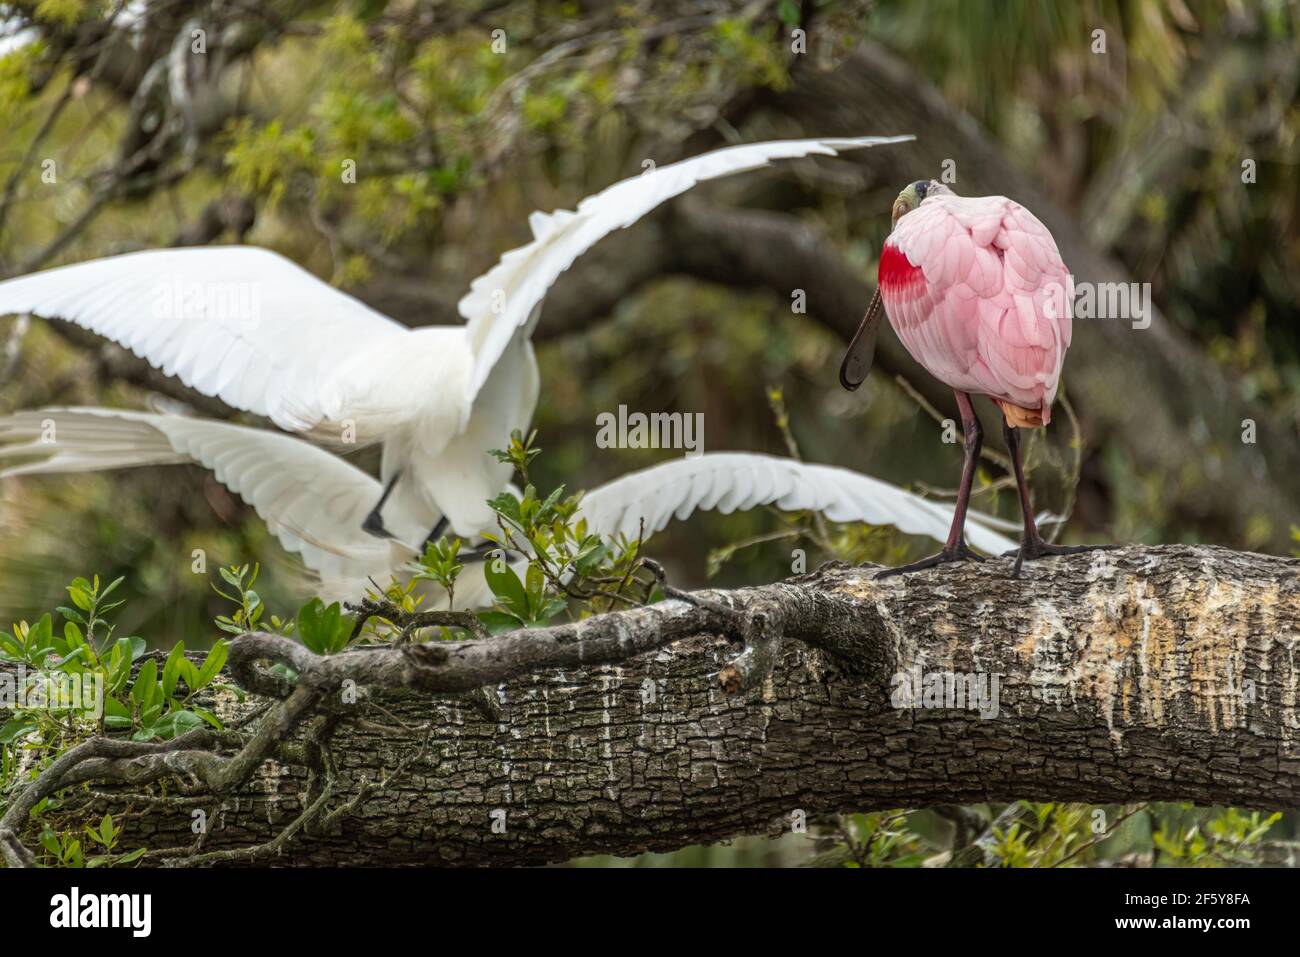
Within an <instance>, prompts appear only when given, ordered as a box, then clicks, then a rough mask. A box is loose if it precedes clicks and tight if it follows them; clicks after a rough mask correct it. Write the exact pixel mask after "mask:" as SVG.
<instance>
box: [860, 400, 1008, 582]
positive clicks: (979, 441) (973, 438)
mask: <svg viewBox="0 0 1300 957" xmlns="http://www.w3.org/2000/svg"><path fill="white" fill-rule="evenodd" d="M957 408H958V410H959V411H960V412H961V428H962V432H964V433H965V436H966V457H965V459H964V460H963V461H962V466H961V485H959V486H958V487H957V504H956V506H955V507H954V509H953V514H952V528H951V529H950V530H949V531H948V540H947V541H946V542H945V543H944V546H943V551H941V552H939V553H938V554H936V555H931V556H930V557H929V558H922V559H921V560H920V561H919V562H912V564H910V565H902V566H899V567H898V568H886V569H885V570H884V571H882V572H878V573H877V574H876V578H888V577H890V576H891V575H904V574H906V573H907V572H916V571H920V570H921V569H923V568H933V567H935V566H936V565H944V564H947V563H948V562H978V561H983V559H981V558H980V556H978V555H976V554H975V553H974V552H972V551H971V550H970V549H969V548H968V547H967V546H966V535H965V527H966V508H967V506H968V505H970V490H971V485H972V484H973V483H974V481H975V463H976V462H978V461H979V457H980V447H981V446H982V445H983V444H984V430H983V429H982V428H980V420H979V416H977V415H976V414H975V407H974V406H973V405H971V401H970V396H969V395H967V394H966V393H965V392H958V393H957Z"/></svg>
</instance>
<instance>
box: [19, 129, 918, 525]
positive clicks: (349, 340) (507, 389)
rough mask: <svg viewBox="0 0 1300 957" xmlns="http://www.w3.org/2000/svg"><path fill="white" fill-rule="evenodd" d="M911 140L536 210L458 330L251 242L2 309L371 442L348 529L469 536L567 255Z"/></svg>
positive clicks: (733, 159)
mask: <svg viewBox="0 0 1300 957" xmlns="http://www.w3.org/2000/svg"><path fill="white" fill-rule="evenodd" d="M912 138H913V137H911V136H887V137H876V136H867V137H859V138H856V139H808V140H780V141H773V142H766V143H751V144H747V145H742V146H732V147H727V148H725V149H719V150H715V151H713V152H710V153H704V154H702V155H700V156H696V157H693V158H691V159H686V160H682V161H681V162H679V163H673V164H671V165H667V166H662V167H659V168H657V169H652V170H648V171H646V172H644V173H642V174H641V175H639V176H633V177H630V178H628V179H625V180H623V181H621V182H618V183H615V184H614V185H613V186H610V187H609V188H607V189H605V190H604V191H602V192H600V193H597V194H596V195H594V196H590V197H588V198H587V199H585V200H583V201H582V202H581V203H579V204H578V207H577V209H576V210H575V211H573V212H569V211H567V210H557V211H555V212H553V213H541V212H537V213H533V214H532V215H531V216H530V217H529V219H528V223H529V226H530V227H531V228H532V233H533V240H532V242H529V243H527V244H526V245H523V246H520V247H518V248H517V249H513V250H511V251H509V252H507V253H505V254H504V255H503V256H502V257H501V259H500V261H499V262H498V263H497V264H496V265H495V266H494V267H493V268H492V269H491V270H489V271H488V272H487V273H485V274H484V275H482V276H480V277H479V278H478V279H475V280H474V281H473V283H471V284H470V290H469V292H468V294H466V295H465V297H464V298H462V299H461V300H460V303H459V309H460V314H461V315H462V316H463V317H464V318H465V319H466V325H464V326H443V327H426V328H420V329H408V328H407V327H405V326H403V325H401V324H400V323H398V322H395V321H394V320H392V319H390V318H388V317H387V316H384V315H382V314H380V313H378V312H376V311H375V310H373V309H371V308H370V307H368V306H366V305H364V304H362V303H361V302H358V301H357V300H356V299H353V298H352V297H351V296H348V295H346V294H345V293H342V292H340V291H339V290H337V289H334V288H332V287H330V286H328V285H326V284H325V283H323V282H321V281H320V280H319V279H317V278H315V277H314V276H312V275H311V274H310V273H308V272H306V271H305V270H303V269H301V268H300V267H298V266H297V265H295V264H294V263H292V262H290V261H289V260H287V259H285V258H283V257H282V256H279V255H277V254H276V253H273V252H271V251H270V250H266V249H259V248H256V247H251V246H231V247H208V248H194V249H166V250H149V251H145V252H137V253H128V254H126V255H122V256H114V257H110V258H107V259H97V260H93V261H91V262H85V263H79V264H76V265H72V266H64V267H61V268H57V269H50V270H47V271H45V272H39V273H35V274H33V275H30V276H24V277H20V278H18V279H11V280H9V281H7V282H2V283H0V315H5V314H8V313H31V314H34V315H38V316H45V317H58V318H62V319H65V320H67V321H69V322H73V323H76V324H77V325H79V326H82V327H84V328H86V329H89V330H90V331H92V332H95V333H98V334H100V335H102V336H106V337H108V338H110V339H113V340H114V341H116V342H118V343H120V344H121V345H123V346H125V347H126V348H128V349H130V350H131V351H132V352H134V353H135V354H136V355H138V356H140V357H141V358H144V359H146V360H148V361H149V362H150V363H151V364H152V365H153V366H155V367H156V368H160V369H162V371H163V372H165V373H167V374H168V375H174V376H176V377H178V378H179V379H180V380H181V381H182V382H184V383H185V384H186V385H188V386H190V387H191V388H194V389H197V390H198V391H199V392H202V393H204V394H205V395H210V396H216V397H218V398H220V399H221V400H222V401H224V402H225V403H226V404H227V405H230V406H232V407H234V408H236V409H241V410H244V411H247V412H252V413H255V414H257V415H264V416H267V417H269V418H270V419H271V421H272V422H274V423H275V424H276V425H277V426H279V427H280V428H282V429H285V430H287V431H289V432H296V433H301V434H304V435H306V436H307V437H309V438H311V439H313V440H315V441H322V442H335V443H337V442H339V441H340V440H342V441H344V442H350V441H355V443H356V444H357V445H363V444H370V443H375V442H378V443H381V444H382V446H383V457H382V464H381V468H380V471H381V479H382V486H381V489H380V491H379V493H377V494H376V496H375V499H376V501H375V502H373V503H372V506H371V508H370V509H368V510H366V511H365V512H364V513H362V515H361V516H360V517H359V518H358V522H359V523H360V524H361V526H362V527H363V528H364V529H365V531H367V532H368V533H370V534H372V535H376V536H380V537H391V536H392V535H393V532H391V531H389V529H390V528H392V527H394V526H395V525H397V524H399V523H400V516H404V515H409V514H412V513H415V512H417V511H424V512H436V513H437V514H439V515H440V516H442V517H441V518H440V520H439V523H438V525H437V526H435V527H434V528H433V530H432V531H430V532H429V536H428V537H430V538H433V537H436V536H437V535H439V534H440V533H441V532H442V530H443V529H444V528H445V527H446V526H447V525H448V524H450V526H451V528H452V529H453V530H454V531H455V532H456V533H458V534H459V535H461V536H462V537H469V536H471V535H473V534H475V533H477V532H478V531H479V530H480V529H482V528H484V527H485V526H486V525H487V524H489V523H490V522H491V514H490V512H489V511H488V509H487V505H486V504H485V503H486V502H487V500H488V499H490V498H492V497H493V496H494V495H496V494H497V493H499V492H500V491H501V490H502V489H503V488H504V487H505V485H506V482H507V481H508V479H509V477H510V467H509V465H506V464H503V463H501V462H498V461H497V460H496V459H495V458H493V457H492V456H490V455H488V454H487V450H488V449H493V448H504V447H505V446H506V445H507V444H509V439H510V433H511V432H512V431H513V430H515V429H519V430H521V431H523V430H526V429H527V427H528V423H529V422H530V421H531V419H532V416H533V410H534V408H535V407H536V405H537V394H538V381H537V363H536V360H535V358H534V356H533V347H532V344H531V342H530V336H531V334H532V330H533V328H534V326H535V325H536V322H537V318H538V315H539V311H540V306H541V302H542V299H543V298H544V297H545V295H546V292H547V290H548V289H549V288H550V286H551V284H552V283H554V282H555V280H556V279H557V278H558V277H559V276H560V274H561V273H563V272H564V271H565V270H566V269H568V268H569V267H570V266H571V265H572V264H573V262H574V260H575V259H577V258H578V257H579V256H580V255H582V253H584V252H585V251H586V250H587V249H589V248H590V247H591V246H593V245H594V244H595V243H597V242H598V241H599V240H600V239H601V238H603V237H604V236H606V235H608V234H609V233H611V232H613V231H614V230H617V229H623V228H625V227H627V226H630V225H632V224H633V223H634V222H636V221H637V220H638V219H640V218H641V217H642V216H644V215H645V214H646V213H648V212H650V211H651V210H652V209H654V208H655V207H656V206H658V205H659V204H660V203H662V202H664V201H666V200H668V199H671V198H672V197H674V196H678V195H680V194H681V193H684V192H686V190H688V189H690V188H691V187H692V186H694V185H695V184H697V183H700V182H703V181H705V180H710V179H716V178H718V177H722V176H728V175H731V174H733V173H741V172H745V171H747V170H753V169H758V168H759V167H762V166H765V165H767V164H768V163H770V162H772V161H773V160H778V159H793V158H797V157H803V156H812V155H826V156H833V155H835V154H837V153H838V152H840V151H842V150H853V149H859V148H862V147H867V146H876V145H880V144H884V143H898V142H902V141H905V140H910V139H912ZM207 292H212V293H214V294H216V293H219V294H220V298H221V302H219V303H218V302H216V296H215V295H214V297H213V302H211V303H209V302H207V301H206V300H205V298H204V294H205V293H207ZM232 303H233V304H234V307H232ZM160 304H161V307H160ZM254 304H255V305H256V308H251V307H252V306H253V305H254ZM379 547H381V548H382V546H379Z"/></svg>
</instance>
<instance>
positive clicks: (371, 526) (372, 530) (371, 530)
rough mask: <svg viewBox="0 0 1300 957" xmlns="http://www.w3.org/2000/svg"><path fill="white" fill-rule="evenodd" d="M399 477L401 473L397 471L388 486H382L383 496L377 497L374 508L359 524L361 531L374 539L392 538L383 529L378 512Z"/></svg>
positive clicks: (390, 534) (391, 535)
mask: <svg viewBox="0 0 1300 957" xmlns="http://www.w3.org/2000/svg"><path fill="white" fill-rule="evenodd" d="M401 477H402V473H401V472H400V471H399V472H398V473H397V474H396V475H394V476H393V477H392V478H390V479H389V480H388V484H387V485H385V486H384V492H383V494H382V495H380V496H379V501H378V502H376V503H375V507H374V508H372V509H371V510H370V514H369V515H367V516H366V520H365V521H364V522H362V523H361V530H362V531H363V532H365V533H366V534H368V535H373V536H375V538H392V537H393V533H392V532H390V531H389V530H388V529H386V528H384V517H383V516H382V515H380V514H379V512H380V510H381V509H382V508H383V507H384V503H385V502H387V501H388V496H390V495H392V494H393V486H394V485H396V484H397V480H398V479H399V478H401Z"/></svg>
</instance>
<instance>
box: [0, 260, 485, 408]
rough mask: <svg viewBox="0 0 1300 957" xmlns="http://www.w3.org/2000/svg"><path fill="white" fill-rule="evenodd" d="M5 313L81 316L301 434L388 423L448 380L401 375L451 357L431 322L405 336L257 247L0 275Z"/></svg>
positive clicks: (199, 386) (153, 360)
mask: <svg viewBox="0 0 1300 957" xmlns="http://www.w3.org/2000/svg"><path fill="white" fill-rule="evenodd" d="M9 313H19V314H22V313H30V314H32V315H36V316H41V317H44V318H58V319H64V320H67V321H68V322H72V323H76V324H77V325H79V326H81V327H82V328H85V329H88V330H90V331H91V332H95V333H98V334H99V335H101V336H105V337H106V338H108V339H112V340H113V341H115V342H118V343H120V344H121V345H123V346H125V347H126V348H128V349H130V350H131V351H132V352H134V353H135V354H136V355H137V356H140V357H141V358H142V359H145V360H147V361H148V362H149V363H150V364H151V365H153V366H154V367H155V368H158V369H161V370H162V371H163V372H165V373H166V374H167V375H174V376H176V377H177V378H179V379H180V380H181V381H182V382H184V383H185V384H186V385H188V386H190V387H191V388H193V389H196V390H198V391H199V392H202V393H204V394H205V395H211V396H216V397H218V398H220V399H221V400H222V401H223V402H225V403H227V404H228V405H230V406H233V407H234V408H237V409H243V410H245V411H248V412H254V413H256V414H258V415H265V416H268V417H269V418H270V419H271V420H272V421H274V422H275V423H276V425H279V426H280V427H281V428H285V429H288V430H290V431H296V432H300V431H305V430H307V429H310V428H312V427H314V426H316V425H318V424H319V423H320V422H322V421H326V420H329V421H342V420H343V419H345V418H353V419H354V420H355V419H365V420H366V422H367V425H368V426H370V427H375V428H380V427H382V425H383V424H384V423H383V422H382V421H377V420H379V419H381V417H382V416H383V415H385V414H387V415H389V416H392V417H397V418H401V416H402V415H403V413H404V409H403V407H404V406H405V407H406V408H407V409H409V408H410V405H411V402H410V399H411V396H408V395H406V394H404V393H403V391H402V390H403V389H410V388H411V387H418V388H419V389H420V390H423V391H424V392H425V393H426V394H427V391H428V388H429V384H430V382H437V381H439V379H436V378H430V377H423V378H422V379H421V381H418V382H411V381H410V380H409V378H408V377H407V375H405V374H404V373H409V372H416V373H418V372H420V371H422V370H421V369H420V368H419V364H420V362H421V361H423V362H424V363H425V364H426V365H427V364H430V363H434V364H436V363H438V362H440V361H442V360H444V359H445V357H446V353H447V352H448V345H447V343H445V342H443V341H438V340H436V339H435V337H431V336H430V335H428V333H429V332H432V331H434V330H420V331H419V332H413V331H411V330H408V329H407V328H406V327H405V326H403V325H401V324H400V323H397V322H394V321H393V320H392V319H389V318H388V317H387V316H384V315H382V314H381V313H378V312H376V311H375V310H373V309H371V308H370V307H369V306H366V305H365V304H363V303H361V302H359V301H358V300H356V299H354V298H352V297H351V296H349V295H347V294H346V293H343V292H340V291H339V290H337V289H335V288H333V287H332V286H330V285H328V284H326V283H324V282H322V281H321V280H319V279H317V278H316V277H315V276H313V275H312V274H311V273H309V272H307V271H306V270H305V269H303V268H301V267H300V266H298V265H296V264H295V263H293V262H290V261H289V260H288V259H285V258H284V257H283V256H280V255H278V254H277V253H273V252H271V251H270V250H268V249H259V248H257V247H254V246H212V247H200V248H192V249H154V250H148V251H145V252H137V253H127V254H125V255H122V256H110V257H108V258H106V259H95V260H91V261H90V262H84V263H77V264H75V265H71V266H61V267H59V268H57V269H48V270H45V271H43V272H38V273H33V274H31V275H29V276H21V277H19V278H17V279H10V280H8V281H6V282H0V315H6V314H9ZM445 332H447V333H451V334H453V335H454V336H455V337H456V338H457V339H458V340H459V339H460V338H461V333H460V331H459V330H453V329H447V330H445ZM462 350H463V347H462ZM461 378H462V379H463V375H462V377H461ZM358 396H361V397H363V401H362V402H361V403H360V406H361V407H360V408H354V407H353V406H356V405H358V401H357V397H358Z"/></svg>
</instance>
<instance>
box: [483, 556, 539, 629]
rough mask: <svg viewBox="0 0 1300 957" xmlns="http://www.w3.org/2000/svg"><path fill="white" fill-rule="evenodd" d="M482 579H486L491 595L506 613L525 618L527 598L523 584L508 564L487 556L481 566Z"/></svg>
mask: <svg viewBox="0 0 1300 957" xmlns="http://www.w3.org/2000/svg"><path fill="white" fill-rule="evenodd" d="M483 577H485V578H486V579H487V583H488V587H489V588H491V589H492V594H493V595H495V596H496V597H497V601H499V602H500V603H501V604H502V605H503V606H505V608H506V610H507V611H511V612H513V613H515V614H516V615H518V616H519V617H520V618H523V617H525V616H527V614H528V596H527V595H526V594H525V593H524V584H523V582H521V581H520V580H519V576H518V575H516V574H515V570H514V569H513V568H511V567H510V563H509V562H507V561H505V560H504V559H498V558H497V557H495V556H493V555H489V556H488V558H487V561H486V562H485V563H484V565H483Z"/></svg>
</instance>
